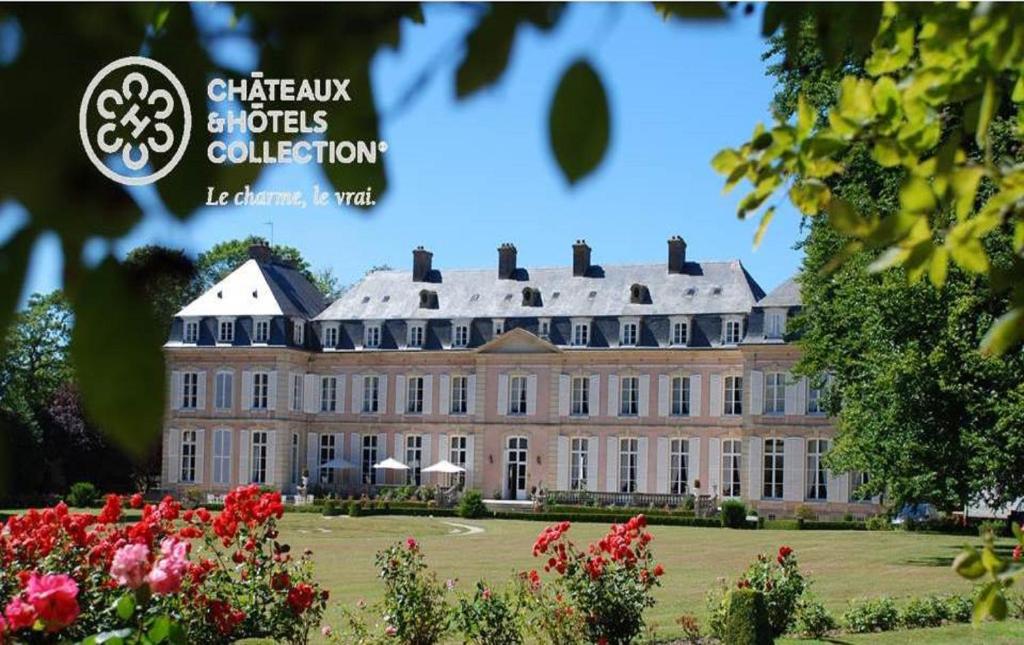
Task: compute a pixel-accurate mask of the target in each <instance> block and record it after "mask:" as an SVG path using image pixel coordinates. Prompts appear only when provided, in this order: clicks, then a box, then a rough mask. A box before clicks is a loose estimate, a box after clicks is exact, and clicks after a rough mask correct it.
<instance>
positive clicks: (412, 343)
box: [407, 322, 426, 347]
mask: <svg viewBox="0 0 1024 645" xmlns="http://www.w3.org/2000/svg"><path fill="white" fill-rule="evenodd" d="M425 335H426V325H425V324H424V323H421V322H415V323H409V333H408V343H407V345H408V346H409V347H423V337H424V336H425Z"/></svg>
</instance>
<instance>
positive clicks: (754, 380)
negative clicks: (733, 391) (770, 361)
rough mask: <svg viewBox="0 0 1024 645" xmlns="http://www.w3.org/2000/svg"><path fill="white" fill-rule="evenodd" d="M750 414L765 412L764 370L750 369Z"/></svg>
mask: <svg viewBox="0 0 1024 645" xmlns="http://www.w3.org/2000/svg"><path fill="white" fill-rule="evenodd" d="M750 414H764V372H762V371H760V370H750Z"/></svg>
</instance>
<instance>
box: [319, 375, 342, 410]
mask: <svg viewBox="0 0 1024 645" xmlns="http://www.w3.org/2000/svg"><path fill="white" fill-rule="evenodd" d="M337 411H338V377H337V376H335V375H333V374H324V375H322V376H320V412H337Z"/></svg>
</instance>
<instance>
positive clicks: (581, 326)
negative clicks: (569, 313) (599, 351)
mask: <svg viewBox="0 0 1024 645" xmlns="http://www.w3.org/2000/svg"><path fill="white" fill-rule="evenodd" d="M572 344H573V345H575V346H576V347H586V346H587V345H589V344H590V323H585V322H577V323H573V325H572Z"/></svg>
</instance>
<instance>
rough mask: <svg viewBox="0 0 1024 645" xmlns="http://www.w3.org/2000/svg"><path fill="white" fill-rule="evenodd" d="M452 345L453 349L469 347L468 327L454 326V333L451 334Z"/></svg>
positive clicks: (462, 325)
mask: <svg viewBox="0 0 1024 645" xmlns="http://www.w3.org/2000/svg"><path fill="white" fill-rule="evenodd" d="M452 345H453V346H455V347H468V346H469V325H464V324H459V325H455V331H453V332H452Z"/></svg>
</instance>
